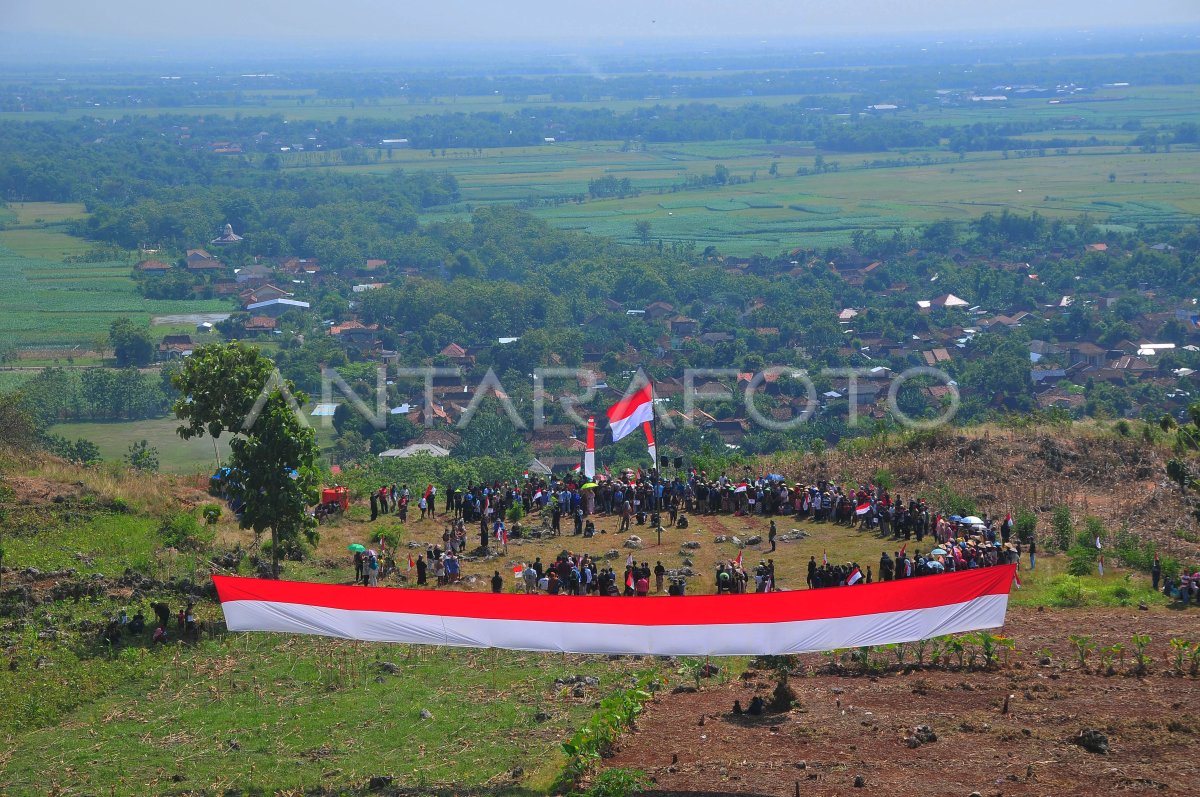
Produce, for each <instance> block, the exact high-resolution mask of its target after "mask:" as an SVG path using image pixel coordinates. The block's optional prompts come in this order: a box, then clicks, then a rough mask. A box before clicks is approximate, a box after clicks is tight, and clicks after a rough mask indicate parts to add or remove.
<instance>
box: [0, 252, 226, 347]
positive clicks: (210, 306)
mask: <svg viewBox="0 0 1200 797" xmlns="http://www.w3.org/2000/svg"><path fill="white" fill-rule="evenodd" d="M18 233H20V234H21V237H20V238H19V240H18V241H17V242H16V246H19V247H20V248H19V249H18V248H16V246H14V245H13V239H12V236H14V235H16V234H18ZM64 239H66V240H64ZM72 246H76V247H79V248H78V249H77V250H76V251H79V250H80V249H86V248H88V245H87V244H86V242H83V241H80V240H79V239H77V238H72V237H71V236H67V235H64V234H62V233H59V232H55V231H53V230H41V229H38V230H8V231H5V232H2V233H0V340H4V341H6V342H11V343H13V344H15V345H16V346H19V347H30V346H33V347H36V346H72V345H81V346H83V347H84V348H88V347H91V346H93V345H94V344H95V343H96V341H97V340H98V339H102V338H107V335H108V328H109V325H110V324H112V322H113V321H114V320H116V319H117V318H120V317H122V316H129V317H130V318H132V319H133V320H134V321H135V322H138V323H149V322H150V319H151V317H152V316H154V315H160V314H166V313H194V312H217V311H222V310H224V311H228V310H229V303H228V302H225V301H222V300H219V299H212V300H195V301H166V300H150V299H144V298H142V296H141V295H140V294H138V292H137V290H136V288H135V285H134V282H133V279H132V277H131V276H130V271H131V265H130V263H123V262H109V263H64V262H63V260H62V257H63V255H62V253H61V252H62V250H63V249H65V248H69V247H72Z"/></svg>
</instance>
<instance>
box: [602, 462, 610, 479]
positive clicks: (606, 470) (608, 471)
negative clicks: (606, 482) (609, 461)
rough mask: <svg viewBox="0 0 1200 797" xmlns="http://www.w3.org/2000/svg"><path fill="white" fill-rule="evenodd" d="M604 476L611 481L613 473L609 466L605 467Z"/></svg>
mask: <svg viewBox="0 0 1200 797" xmlns="http://www.w3.org/2000/svg"><path fill="white" fill-rule="evenodd" d="M604 475H605V476H607V477H608V478H610V479H611V478H612V471H611V470H609V469H608V466H607V465H605V466H604Z"/></svg>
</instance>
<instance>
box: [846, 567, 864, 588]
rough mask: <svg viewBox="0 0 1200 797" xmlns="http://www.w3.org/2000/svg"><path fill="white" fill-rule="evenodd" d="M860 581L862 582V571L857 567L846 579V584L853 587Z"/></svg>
mask: <svg viewBox="0 0 1200 797" xmlns="http://www.w3.org/2000/svg"><path fill="white" fill-rule="evenodd" d="M860 581H862V571H861V570H859V569H858V568H857V567H856V568H854V570H852V571H851V572H850V576H849V577H848V578H847V579H846V584H847V586H851V587H852V586H854V585H855V584H857V583H858V582H860Z"/></svg>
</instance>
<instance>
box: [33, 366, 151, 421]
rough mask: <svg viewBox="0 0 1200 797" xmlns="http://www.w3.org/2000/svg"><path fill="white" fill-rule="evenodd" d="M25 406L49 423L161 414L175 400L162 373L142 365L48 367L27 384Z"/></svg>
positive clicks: (139, 417)
mask: <svg viewBox="0 0 1200 797" xmlns="http://www.w3.org/2000/svg"><path fill="white" fill-rule="evenodd" d="M20 394H21V396H22V399H23V402H24V404H25V406H26V407H27V408H28V410H29V412H30V413H31V414H32V415H33V416H34V418H35V419H36V420H37V421H38V422H39V423H40V424H41V425H43V426H49V425H52V424H55V423H59V422H61V421H69V420H140V419H143V418H158V417H161V416H162V414H163V412H164V411H165V410H166V409H167V407H168V406H169V405H170V402H171V396H172V394H173V391H170V392H169V390H168V388H167V385H165V384H164V380H163V379H162V378H161V377H160V376H159V375H158V374H143V373H141V372H139V371H138V370H137V369H136V368H100V367H97V368H45V369H43V370H41V371H40V372H38V374H37V375H36V376H34V377H33V378H32V379H30V380H28V381H27V382H25V383H24V384H22V385H21V391H20Z"/></svg>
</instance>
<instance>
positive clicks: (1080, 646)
mask: <svg viewBox="0 0 1200 797" xmlns="http://www.w3.org/2000/svg"><path fill="white" fill-rule="evenodd" d="M1070 639H1071V644H1072V645H1074V646H1075V655H1076V656H1078V657H1079V669H1081V670H1087V657H1088V654H1089V653H1091V652H1092V649H1093V648H1095V647H1096V643H1095V642H1093V641H1092V638H1091V637H1090V636H1083V635H1078V634H1071V637H1070Z"/></svg>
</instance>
